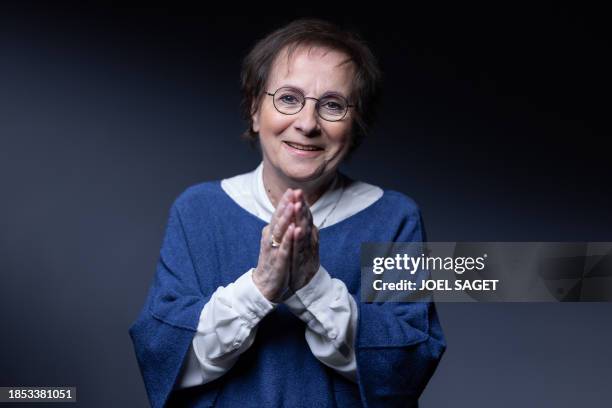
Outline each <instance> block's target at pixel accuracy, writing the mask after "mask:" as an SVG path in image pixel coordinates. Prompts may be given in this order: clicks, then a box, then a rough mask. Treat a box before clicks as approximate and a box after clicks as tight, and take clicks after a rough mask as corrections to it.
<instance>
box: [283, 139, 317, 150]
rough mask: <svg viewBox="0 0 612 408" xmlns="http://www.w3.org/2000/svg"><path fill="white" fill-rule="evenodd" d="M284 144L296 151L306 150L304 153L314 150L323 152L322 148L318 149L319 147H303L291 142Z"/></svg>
mask: <svg viewBox="0 0 612 408" xmlns="http://www.w3.org/2000/svg"><path fill="white" fill-rule="evenodd" d="M284 143H285V144H287V145H289V146H291V147H293V148H294V149H298V150H306V151H316V150H323V148H321V147H319V146H313V145H303V144H299V143H293V142H287V141H285V142H284Z"/></svg>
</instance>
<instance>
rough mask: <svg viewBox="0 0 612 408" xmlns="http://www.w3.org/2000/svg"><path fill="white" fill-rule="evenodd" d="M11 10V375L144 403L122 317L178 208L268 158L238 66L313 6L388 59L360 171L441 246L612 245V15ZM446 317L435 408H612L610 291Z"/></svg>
mask: <svg viewBox="0 0 612 408" xmlns="http://www.w3.org/2000/svg"><path fill="white" fill-rule="evenodd" d="M0 7H1V8H0V187H1V190H0V191H1V196H0V197H1V199H0V268H1V269H0V271H1V276H2V281H1V283H0V322H1V324H2V327H1V329H0V330H1V333H2V335H1V336H2V337H1V338H2V340H1V341H2V347H0V385H1V386H9V385H39V386H59V385H70V386H77V387H78V399H79V401H80V404H79V405H81V406H87V407H108V406H145V405H146V404H147V400H146V394H145V390H144V386H143V383H142V379H141V376H140V372H139V370H138V366H137V363H136V359H135V356H134V353H133V350H132V344H131V341H130V339H129V335H128V327H129V326H130V324H131V323H132V322H133V321H134V319H135V318H136V316H137V314H138V312H139V310H140V308H141V307H142V304H143V301H144V298H145V295H146V291H147V289H148V287H149V284H150V283H151V280H152V277H153V273H154V270H155V264H156V261H157V257H158V254H159V248H160V245H161V239H162V234H163V232H164V227H165V223H166V219H167V214H168V210H169V207H170V204H171V203H172V201H173V200H174V198H175V197H176V196H177V195H178V194H179V193H181V192H182V191H183V190H184V189H185V188H186V187H188V186H190V185H192V184H195V183H198V182H201V181H205V180H213V179H219V178H224V177H228V176H232V175H235V174H238V173H243V172H246V171H250V170H252V169H253V168H254V167H255V166H256V165H257V163H258V161H259V155H258V153H257V151H255V150H253V149H251V148H250V147H249V146H248V145H247V144H246V143H244V142H242V141H241V140H240V138H239V135H240V133H241V132H242V130H243V127H244V123H243V122H242V121H241V119H240V111H239V102H240V93H239V73H240V63H241V59H242V57H243V56H244V55H245V53H246V52H247V51H248V50H249V48H250V47H251V46H252V45H253V43H254V41H255V40H256V39H258V38H261V37H262V36H264V35H265V34H266V33H268V32H269V31H270V30H272V29H273V28H276V27H278V26H279V25H282V24H284V23H287V22H288V21H290V20H291V19H292V18H294V17H298V16H321V17H326V18H329V19H331V20H333V21H336V22H338V23H342V24H345V25H346V26H348V27H349V28H354V29H356V30H358V31H359V32H360V33H361V34H362V36H363V37H364V38H365V39H366V40H367V41H368V42H369V43H370V45H371V46H372V48H373V50H374V51H375V53H376V55H378V57H379V59H380V63H381V65H382V68H383V70H384V72H385V94H384V101H383V110H382V114H381V121H380V123H379V126H378V127H377V128H376V129H375V131H374V133H373V135H372V137H371V138H370V139H369V140H367V141H366V142H365V144H364V145H363V146H362V148H361V149H360V150H359V151H358V152H357V153H356V155H355V156H354V158H353V159H352V161H351V162H350V163H348V165H347V166H346V169H345V170H346V172H347V173H348V174H350V175H351V176H353V177H354V178H357V179H362V180H364V181H367V182H370V183H374V184H377V185H380V186H383V187H386V188H391V189H396V190H399V191H402V192H404V193H406V194H407V195H409V196H411V197H412V198H414V199H415V200H416V201H417V202H418V203H419V204H420V206H421V209H422V211H423V216H424V220H425V224H426V228H427V231H428V238H429V240H430V241H455V240H464V241H469V240H474V241H612V214H611V208H612V187H610V175H611V173H612V172H611V169H612V164H611V160H610V149H609V147H608V146H609V142H610V138H611V136H612V134H611V132H610V130H611V126H610V122H609V118H610V108H611V104H610V95H612V92H611V91H612V86H611V80H610V72H611V71H612V65H611V64H610V62H609V59H608V57H609V54H610V36H609V29H608V28H609V27H608V21H607V20H606V18H605V16H604V13H603V11H602V10H588V9H587V8H586V7H583V8H581V9H570V8H558V6H557V7H539V8H533V6H532V7H531V8H529V9H510V8H509V7H510V6H508V8H504V7H502V6H495V7H494V8H490V7H489V8H482V7H466V6H464V5H462V6H460V7H457V6H455V8H452V9H448V8H443V7H442V6H439V5H437V6H431V7H429V8H427V7H420V8H412V9H409V10H408V11H402V12H398V11H397V10H394V9H389V10H386V11H385V10H383V11H385V13H384V14H381V15H380V16H374V15H373V14H369V15H367V16H360V17H355V16H346V15H343V14H336V15H323V14H317V13H315V12H312V11H311V10H302V11H300V12H298V13H296V14H295V15H284V16H270V15H269V14H267V15H264V16H260V17H257V16H254V15H250V16H242V17H236V16H234V17H228V16H224V17H218V16H209V15H206V13H205V11H204V10H198V9H180V10H179V9H163V8H156V9H112V8H103V7H101V6H91V5H89V6H87V7H85V8H84V6H81V9H75V8H72V7H71V8H65V9H59V8H56V9H45V8H41V7H29V8H26V7H23V6H22V7H20V8H16V7H11V6H5V5H3V6H0ZM346 11H347V9H345V10H344V12H346ZM438 310H439V314H440V319H441V322H442V325H443V328H444V331H445V334H446V337H447V340H448V349H447V352H446V354H445V356H444V358H443V360H442V362H441V364H440V366H439V368H438V371H437V372H436V374H435V376H434V377H433V379H432V380H431V382H430V383H429V386H428V388H427V389H426V390H425V392H424V394H423V396H422V398H421V403H422V406H423V407H447V406H453V407H455V408H459V407H485V406H492V407H515V406H528V407H553V406H554V407H575V406H584V407H604V406H610V404H611V402H612V387H610V384H611V383H612V368H610V366H609V365H610V362H611V361H612V348H611V344H612V325H611V322H612V319H611V317H610V316H611V314H612V304H610V303H591V304H587V303H584V304H440V305H439V306H438Z"/></svg>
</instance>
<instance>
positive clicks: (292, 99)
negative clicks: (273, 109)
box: [278, 94, 300, 105]
mask: <svg viewBox="0 0 612 408" xmlns="http://www.w3.org/2000/svg"><path fill="white" fill-rule="evenodd" d="M278 100H279V101H281V102H282V103H286V104H288V105H293V104H297V103H300V101H299V100H298V98H297V97H296V96H295V95H291V94H285V95H281V96H280V97H279V98H278Z"/></svg>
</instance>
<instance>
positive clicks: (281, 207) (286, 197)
mask: <svg viewBox="0 0 612 408" xmlns="http://www.w3.org/2000/svg"><path fill="white" fill-rule="evenodd" d="M292 196H293V190H292V189H290V188H288V189H287V190H285V192H284V194H283V195H282V196H281V198H280V200H278V204H277V206H276V209H275V210H274V214H272V219H271V220H270V226H271V230H272V231H274V226H275V225H276V224H277V223H278V220H279V219H280V217H281V216H282V215H283V213H284V211H285V208H286V206H287V204H288V203H289V202H291V197H292ZM275 236H276V237H277V235H275ZM281 236H282V235H281Z"/></svg>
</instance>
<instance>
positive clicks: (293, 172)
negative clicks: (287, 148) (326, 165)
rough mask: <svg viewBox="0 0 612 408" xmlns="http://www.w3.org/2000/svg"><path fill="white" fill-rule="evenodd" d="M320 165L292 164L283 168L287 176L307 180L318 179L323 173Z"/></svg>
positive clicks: (297, 179) (301, 180) (295, 179)
mask: <svg viewBox="0 0 612 408" xmlns="http://www.w3.org/2000/svg"><path fill="white" fill-rule="evenodd" d="M323 170H324V169H322V168H320V167H314V166H300V165H292V166H287V167H286V168H285V169H283V173H285V176H287V177H288V178H290V179H291V180H293V181H296V182H307V181H312V180H316V179H317V178H319V177H321V176H322V175H323Z"/></svg>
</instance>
